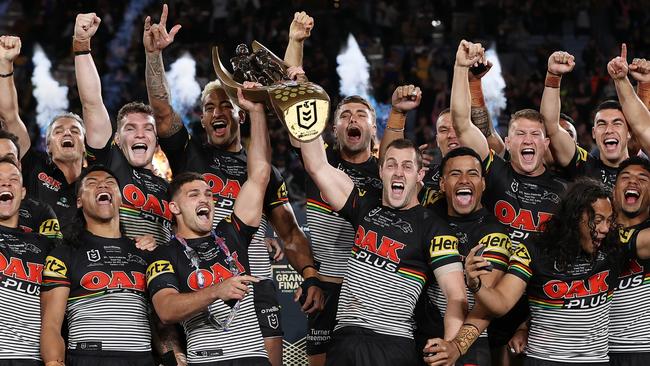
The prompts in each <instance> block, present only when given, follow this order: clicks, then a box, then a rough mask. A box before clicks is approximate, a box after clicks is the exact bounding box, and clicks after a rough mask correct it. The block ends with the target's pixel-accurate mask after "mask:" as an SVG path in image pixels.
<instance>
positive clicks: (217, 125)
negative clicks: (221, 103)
mask: <svg viewBox="0 0 650 366" xmlns="http://www.w3.org/2000/svg"><path fill="white" fill-rule="evenodd" d="M210 126H212V129H213V130H214V133H215V134H216V135H217V136H219V137H223V136H224V135H225V134H226V132H227V127H228V122H227V121H226V120H225V119H217V120H214V121H212V123H211V124H210Z"/></svg>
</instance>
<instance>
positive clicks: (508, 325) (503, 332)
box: [488, 295, 530, 348]
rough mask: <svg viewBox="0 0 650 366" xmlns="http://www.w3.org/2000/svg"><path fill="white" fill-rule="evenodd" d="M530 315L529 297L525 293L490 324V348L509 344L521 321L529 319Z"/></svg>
mask: <svg viewBox="0 0 650 366" xmlns="http://www.w3.org/2000/svg"><path fill="white" fill-rule="evenodd" d="M529 315H530V308H529V307H528V297H527V296H525V295H524V296H522V297H521V299H519V301H518V302H517V304H515V306H514V307H513V308H512V309H511V310H510V311H509V312H508V313H506V315H504V316H502V317H500V318H496V319H493V320H492V321H491V322H490V325H489V326H488V339H489V340H490V348H499V347H503V346H505V345H506V344H508V342H510V338H512V336H513V335H515V331H516V330H517V328H519V326H520V325H521V323H523V322H525V321H526V320H528V316H529Z"/></svg>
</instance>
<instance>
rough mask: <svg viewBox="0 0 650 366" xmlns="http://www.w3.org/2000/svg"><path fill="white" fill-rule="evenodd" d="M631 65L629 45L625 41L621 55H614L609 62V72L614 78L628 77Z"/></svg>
mask: <svg viewBox="0 0 650 366" xmlns="http://www.w3.org/2000/svg"><path fill="white" fill-rule="evenodd" d="M628 71H629V67H628V65H627V46H626V45H625V43H623V44H622V45H621V55H620V56H616V57H614V58H613V59H612V60H611V61H610V62H609V63H608V64H607V72H608V73H609V76H611V77H612V79H614V80H620V79H624V78H626V77H627V73H628Z"/></svg>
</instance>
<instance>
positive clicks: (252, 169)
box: [233, 81, 271, 226]
mask: <svg viewBox="0 0 650 366" xmlns="http://www.w3.org/2000/svg"><path fill="white" fill-rule="evenodd" d="M254 84H255V83H250V82H248V81H247V82H245V83H244V87H249V86H252V85H254ZM237 96H238V98H239V105H240V106H241V107H242V108H243V109H244V110H246V111H247V112H248V115H249V117H250V124H251V141H250V144H249V147H248V157H247V169H248V179H246V182H245V183H244V185H243V186H242V187H241V191H240V192H239V197H242V198H244V199H238V200H236V201H235V207H234V208H233V211H234V212H235V215H237V217H239V219H240V220H242V222H243V223H244V224H246V225H248V226H259V225H260V220H261V218H262V206H263V205H264V193H265V192H266V186H267V184H268V183H269V178H270V176H271V143H270V141H269V131H268V128H267V123H266V114H265V112H264V105H263V104H262V103H252V102H250V101H248V100H246V99H244V95H243V94H242V91H241V89H240V90H238V91H237Z"/></svg>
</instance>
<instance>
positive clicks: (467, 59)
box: [451, 40, 490, 159]
mask: <svg viewBox="0 0 650 366" xmlns="http://www.w3.org/2000/svg"><path fill="white" fill-rule="evenodd" d="M483 55H484V50H483V47H481V44H480V43H471V42H467V41H465V40H462V41H461V42H460V45H459V46H458V51H457V52H456V63H455V65H454V77H453V81H452V84H451V120H452V124H453V125H454V130H455V131H456V135H457V136H458V140H459V141H460V143H461V145H463V146H467V147H469V148H471V149H474V151H476V152H477V153H478V154H479V156H480V157H481V159H485V158H487V156H488V154H489V153H490V150H489V147H488V143H487V140H486V138H485V136H483V134H482V133H481V130H479V128H478V127H476V126H475V125H473V124H472V121H471V110H472V103H471V98H470V92H469V81H468V73H469V68H470V67H472V66H473V65H475V64H478V63H479V62H483Z"/></svg>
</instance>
